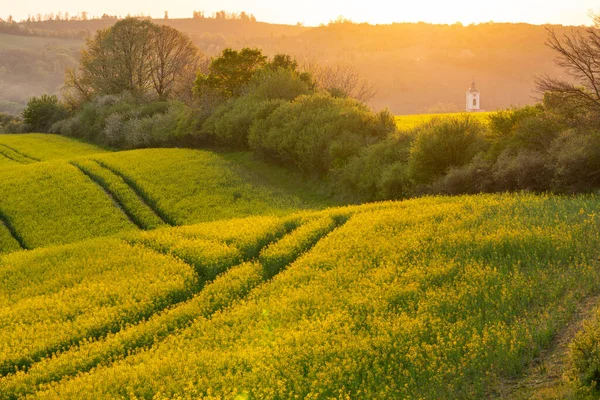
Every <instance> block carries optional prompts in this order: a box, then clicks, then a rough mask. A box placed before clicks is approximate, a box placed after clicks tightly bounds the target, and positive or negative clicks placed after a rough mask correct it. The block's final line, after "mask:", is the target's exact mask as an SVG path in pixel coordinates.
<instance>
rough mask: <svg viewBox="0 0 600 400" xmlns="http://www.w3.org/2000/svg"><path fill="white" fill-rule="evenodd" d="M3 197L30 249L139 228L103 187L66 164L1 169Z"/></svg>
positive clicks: (7, 214)
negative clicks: (130, 220)
mask: <svg viewBox="0 0 600 400" xmlns="http://www.w3.org/2000/svg"><path fill="white" fill-rule="evenodd" d="M0 192H1V193H2V197H0V212H1V213H2V214H3V215H4V218H5V219H6V220H7V221H8V223H9V224H10V225H12V227H13V228H14V230H15V231H16V232H17V234H18V236H20V237H21V239H22V241H23V243H24V245H25V247H26V248H36V247H42V246H48V245H52V244H64V243H69V242H74V241H78V240H83V239H88V238H92V237H95V236H105V235H110V234H114V233H117V232H120V231H122V230H127V229H134V228H135V225H133V224H132V223H131V222H129V220H128V219H127V218H126V216H125V215H124V214H123V213H122V212H121V211H120V210H119V209H118V208H117V207H115V205H114V204H113V202H112V200H111V199H110V198H109V197H108V196H107V195H106V193H104V192H103V190H102V189H101V188H100V187H99V186H98V185H96V184H95V183H94V182H92V181H91V180H90V179H89V178H87V177H86V176H85V175H83V174H82V173H81V172H80V171H79V170H78V169H77V168H75V167H74V166H72V165H70V164H68V163H67V162H64V161H49V162H41V163H34V164H29V165H24V166H18V167H13V168H10V169H3V170H0ZM1 251H2V249H0V252H1Z"/></svg>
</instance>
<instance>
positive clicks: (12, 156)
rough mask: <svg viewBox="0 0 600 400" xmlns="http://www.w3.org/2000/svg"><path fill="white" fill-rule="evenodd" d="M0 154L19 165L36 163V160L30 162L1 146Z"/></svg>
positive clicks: (28, 159)
mask: <svg viewBox="0 0 600 400" xmlns="http://www.w3.org/2000/svg"><path fill="white" fill-rule="evenodd" d="M0 154H2V155H3V156H4V157H6V158H8V159H9V160H12V161H14V162H16V163H19V164H31V163H34V162H37V161H36V160H32V159H30V158H28V157H23V156H22V155H21V154H19V153H17V152H16V151H14V150H13V149H11V148H10V147H8V146H6V145H3V144H0Z"/></svg>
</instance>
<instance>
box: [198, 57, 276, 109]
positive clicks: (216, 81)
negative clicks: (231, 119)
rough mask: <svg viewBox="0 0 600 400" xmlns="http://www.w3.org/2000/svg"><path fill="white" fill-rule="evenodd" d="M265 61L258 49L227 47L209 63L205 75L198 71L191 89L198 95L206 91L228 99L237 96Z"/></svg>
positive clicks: (265, 58)
mask: <svg viewBox="0 0 600 400" xmlns="http://www.w3.org/2000/svg"><path fill="white" fill-rule="evenodd" d="M266 63H267V57H266V56H265V55H263V54H262V51H261V50H259V49H250V48H247V47H245V48H243V49H242V50H240V51H239V52H238V51H237V50H233V49H230V48H227V49H225V50H223V52H222V53H221V56H219V57H217V58H215V59H213V60H212V61H211V63H210V67H209V73H208V74H207V75H205V74H202V73H199V74H198V76H197V78H196V81H195V83H194V88H193V91H194V93H196V95H198V96H202V95H204V94H207V92H210V93H214V94H215V95H217V96H219V97H221V98H223V99H230V98H232V97H236V96H239V95H240V94H241V93H242V89H243V88H244V86H245V85H247V84H248V83H249V82H250V80H251V79H252V77H253V76H254V73H255V72H256V71H257V70H259V69H260V68H262V67H263V66H264V65H265V64H266Z"/></svg>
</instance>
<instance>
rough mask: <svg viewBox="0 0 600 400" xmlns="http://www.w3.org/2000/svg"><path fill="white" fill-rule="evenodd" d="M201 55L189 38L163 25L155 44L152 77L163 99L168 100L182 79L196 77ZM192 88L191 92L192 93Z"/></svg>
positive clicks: (157, 92) (155, 88) (158, 93)
mask: <svg viewBox="0 0 600 400" xmlns="http://www.w3.org/2000/svg"><path fill="white" fill-rule="evenodd" d="M201 59H202V57H201V53H200V51H199V50H198V48H197V47H196V45H194V44H193V43H192V41H191V40H190V38H189V37H187V36H186V35H184V34H183V33H181V32H179V31H178V30H176V29H174V28H171V27H170V26H167V25H161V26H160V28H159V31H158V34H157V35H156V37H155V39H154V43H153V61H152V67H151V77H152V83H153V86H154V90H155V91H156V94H157V95H158V97H159V98H161V99H166V98H168V97H169V96H170V95H171V94H172V92H173V91H174V90H175V87H176V82H177V80H179V79H180V78H184V77H185V76H189V75H190V74H192V75H194V76H195V73H196V71H197V70H198V68H199V67H200V63H201ZM191 87H192V86H190V87H189V90H190V91H191Z"/></svg>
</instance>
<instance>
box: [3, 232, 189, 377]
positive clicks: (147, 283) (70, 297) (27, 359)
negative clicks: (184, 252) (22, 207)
mask: <svg viewBox="0 0 600 400" xmlns="http://www.w3.org/2000/svg"><path fill="white" fill-rule="evenodd" d="M54 256H55V257H56V258H54V259H53V260H52V261H53V262H54V263H55V264H58V265H59V266H60V267H59V268H57V267H55V268H54V271H53V273H50V274H46V277H47V278H49V279H48V281H47V282H46V281H43V282H39V284H38V285H33V286H37V287H38V289H39V290H37V291H31V290H25V293H22V292H19V291H17V290H18V288H19V287H26V289H30V288H31V286H30V285H28V284H27V281H24V279H29V278H33V280H34V282H35V281H36V280H39V279H40V278H37V277H36V276H35V272H34V271H37V270H39V267H38V266H37V265H32V264H31V263H30V261H31V257H30V256H29V253H15V254H14V256H13V257H6V258H3V259H2V272H3V275H4V276H5V277H6V278H7V279H6V280H7V282H6V283H7V284H6V285H3V287H2V292H3V293H2V297H3V298H5V299H7V301H6V302H3V303H2V306H1V307H0V375H5V374H8V373H11V372H14V371H15V370H16V369H21V368H27V367H28V366H29V365H31V364H32V363H33V362H36V361H38V360H39V359H41V358H43V357H46V356H48V355H50V354H52V353H54V352H57V351H62V350H65V349H67V348H69V347H70V346H72V345H73V344H76V343H78V342H80V341H82V340H85V339H94V338H98V337H102V336H105V335H107V334H108V333H110V332H116V331H118V330H119V329H121V328H122V327H123V326H125V325H126V324H128V323H133V322H136V321H138V320H140V319H143V318H147V317H149V316H150V315H152V314H153V313H155V312H156V311H159V310H161V309H164V308H165V307H167V306H168V305H170V304H172V303H174V302H179V301H182V300H185V299H186V298H189V297H190V296H191V295H192V293H193V291H194V288H196V287H197V285H198V280H197V277H196V275H195V273H194V271H193V270H192V269H191V268H190V267H189V266H188V265H187V264H185V263H183V262H181V261H177V260H176V259H173V258H170V257H166V256H164V255H161V254H157V253H154V252H149V251H147V250H145V249H144V248H140V247H132V246H130V245H127V244H126V243H123V242H121V241H118V240H114V239H107V240H105V241H98V242H95V243H86V244H85V246H79V247H72V248H68V249H64V250H63V251H60V252H57V253H55V254H54ZM82 264H85V267H84V268H83V270H84V271H85V272H90V271H92V272H94V273H93V274H91V275H90V274H86V273H85V272H83V273H82V271H80V266H81V265H82ZM9 270H10V271H18V275H19V276H18V277H16V278H15V277H13V276H12V275H11V274H10V273H8V271H9ZM69 274H71V275H72V276H74V277H71V276H69ZM64 278H67V279H66V280H64ZM69 278H70V279H69ZM15 297H16V298H17V299H15Z"/></svg>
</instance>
